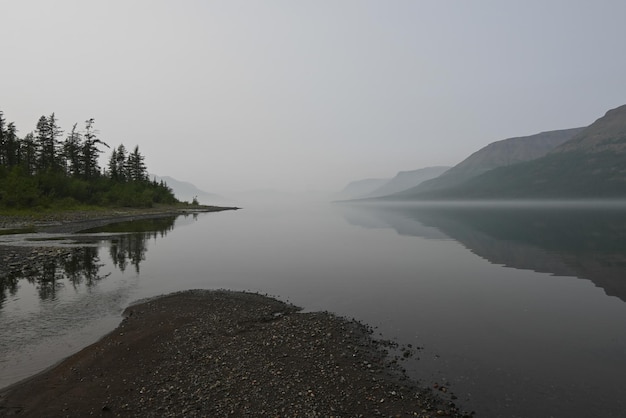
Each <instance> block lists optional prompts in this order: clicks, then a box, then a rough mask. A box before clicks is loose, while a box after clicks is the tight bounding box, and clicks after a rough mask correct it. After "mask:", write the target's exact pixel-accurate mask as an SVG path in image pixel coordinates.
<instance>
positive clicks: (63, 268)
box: [0, 216, 176, 308]
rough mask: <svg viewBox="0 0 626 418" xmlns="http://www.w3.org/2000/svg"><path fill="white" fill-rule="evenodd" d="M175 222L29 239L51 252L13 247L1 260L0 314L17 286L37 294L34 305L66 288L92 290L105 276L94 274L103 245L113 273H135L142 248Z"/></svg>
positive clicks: (143, 256)
mask: <svg viewBox="0 0 626 418" xmlns="http://www.w3.org/2000/svg"><path fill="white" fill-rule="evenodd" d="M175 220H176V216H173V217H167V218H158V219H148V220H141V221H133V222H122V223H118V224H112V225H107V226H103V227H99V228H94V229H90V230H86V231H83V232H82V233H81V234H78V235H73V236H68V237H63V238H60V239H55V240H52V239H46V240H44V241H40V238H30V240H31V241H35V242H44V243H45V244H44V245H46V246H51V247H46V248H36V247H23V246H22V247H16V248H15V249H14V251H16V252H15V253H14V254H12V255H10V256H7V260H9V263H8V268H5V270H4V272H0V308H1V307H2V306H3V305H4V301H5V300H6V299H7V297H14V296H15V295H16V294H17V292H18V289H19V283H20V281H21V280H25V281H27V282H28V283H30V284H33V285H34V286H35V287H36V288H37V293H38V296H39V299H40V300H54V299H55V298H56V297H57V293H58V291H60V290H62V289H64V288H65V287H66V286H67V285H69V286H71V287H73V288H74V289H77V288H78V287H79V286H85V287H86V288H87V289H90V288H92V287H93V286H95V285H96V284H97V283H98V282H100V281H101V280H103V279H105V278H107V277H109V276H110V275H111V273H110V272H107V273H101V272H100V270H101V268H102V267H103V266H104V264H103V263H101V261H100V250H101V246H105V245H106V243H107V242H108V243H109V245H108V246H109V248H108V250H109V253H110V257H111V260H112V262H113V265H114V266H115V267H116V268H118V269H119V270H120V271H121V272H124V271H125V270H126V269H127V268H128V267H129V266H132V267H133V268H134V270H135V272H136V273H139V271H140V264H141V263H142V262H143V261H144V260H145V259H146V251H147V245H146V243H147V242H148V241H149V240H151V239H157V238H163V237H165V236H166V235H167V233H168V232H169V231H171V230H172V229H173V228H174V223H175ZM68 241H71V243H70V244H68ZM68 246H69V247H68Z"/></svg>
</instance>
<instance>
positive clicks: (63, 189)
mask: <svg viewBox="0 0 626 418" xmlns="http://www.w3.org/2000/svg"><path fill="white" fill-rule="evenodd" d="M94 124H95V121H94V119H93V118H91V119H88V120H87V121H85V125H84V128H83V129H82V130H79V128H78V125H77V124H74V126H73V127H72V129H71V130H70V131H69V132H68V133H67V134H66V135H65V136H64V131H63V130H62V129H61V127H60V126H59V124H58V120H57V118H56V116H55V114H54V113H52V114H51V115H50V116H41V118H39V120H38V121H37V124H36V126H35V129H34V130H33V131H32V132H29V133H27V134H26V135H24V136H23V137H19V136H18V129H17V127H16V126H15V124H14V123H12V122H9V123H7V122H6V120H5V117H4V114H3V112H2V111H0V208H15V209H22V208H37V207H41V208H50V207H53V208H71V207H75V206H77V205H95V206H142V207H149V206H152V205H153V204H155V203H167V204H172V203H177V200H176V198H175V197H174V194H173V193H172V190H171V189H170V188H169V187H167V185H166V184H165V183H163V182H160V183H157V182H156V181H150V179H149V178H148V170H147V167H146V164H145V157H144V156H143V155H142V154H141V153H140V152H139V146H135V147H134V148H133V150H132V151H128V150H127V149H126V147H125V146H124V145H123V144H121V145H119V146H117V147H116V148H113V149H112V151H111V154H110V157H109V159H108V164H107V167H105V168H101V167H100V165H99V157H100V154H102V153H103V152H105V151H104V149H105V148H106V149H111V147H110V146H109V145H108V144H107V143H106V142H104V141H103V140H101V139H100V138H99V133H98V131H97V130H96V129H95V127H94Z"/></svg>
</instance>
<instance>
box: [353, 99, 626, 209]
mask: <svg viewBox="0 0 626 418" xmlns="http://www.w3.org/2000/svg"><path fill="white" fill-rule="evenodd" d="M378 190H384V189H383V188H382V186H379V187H378ZM374 196H381V195H379V194H376V193H374V190H372V191H371V192H370V194H369V195H367V196H361V197H364V198H371V197H374ZM624 197H626V105H624V106H620V107H618V108H616V109H613V110H610V111H608V112H607V113H606V114H605V116H603V117H601V118H599V119H598V120H596V121H595V122H594V123H593V124H591V125H589V126H588V127H586V128H572V129H564V130H556V131H549V132H542V133H539V134H536V135H531V136H524V137H517V138H509V139H505V140H502V141H497V142H493V143H491V144H489V145H487V146H486V147H484V148H482V149H480V150H478V151H477V152H475V153H473V154H472V155H470V156H469V157H468V158H466V159H465V160H463V161H462V162H460V163H459V164H457V165H456V166H454V167H452V168H451V169H449V170H447V171H445V172H444V173H443V174H441V175H440V176H437V177H434V178H432V179H430V180H426V181H422V182H421V183H419V184H415V185H414V186H413V187H409V188H407V189H406V190H404V191H399V192H395V193H394V192H392V193H388V194H385V195H384V196H382V198H383V199H388V200H462V199H591V198H593V199H598V198H600V199H602V198H611V199H612V198H624Z"/></svg>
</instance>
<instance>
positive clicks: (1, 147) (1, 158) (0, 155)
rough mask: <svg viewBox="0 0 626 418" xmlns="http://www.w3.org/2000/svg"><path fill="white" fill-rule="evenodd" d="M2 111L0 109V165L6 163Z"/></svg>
mask: <svg viewBox="0 0 626 418" xmlns="http://www.w3.org/2000/svg"><path fill="white" fill-rule="evenodd" d="M4 123H5V121H4V113H3V112H2V110H0V166H2V165H6V164H7V162H6V160H7V158H6V140H5V139H4V138H5V127H4Z"/></svg>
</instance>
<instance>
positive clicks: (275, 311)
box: [0, 290, 469, 417]
mask: <svg viewBox="0 0 626 418" xmlns="http://www.w3.org/2000/svg"><path fill="white" fill-rule="evenodd" d="M124 316H125V318H124V320H123V321H122V322H121V324H120V325H119V326H118V328H117V329H115V330H114V331H113V332H111V333H109V334H108V335H106V336H104V337H103V338H102V339H101V340H99V341H98V342H96V343H95V344H92V345H90V346H88V347H86V348H84V349H83V350H81V351H79V352H78V353H76V354H74V355H72V356H70V357H69V358H67V359H65V360H64V361H62V362H61V363H59V364H57V365H56V366H54V367H52V368H51V369H48V370H46V371H44V372H42V373H41V374H38V375H35V376H33V377H30V378H27V379H25V380H23V381H21V382H18V383H16V384H14V385H11V386H9V387H7V388H4V389H2V390H0V416H11V415H18V414H19V415H20V416H60V415H63V416H77V417H78V416H85V415H95V416H244V415H251V416H354V417H358V416H378V415H380V416H420V417H440V416H449V417H462V416H469V415H467V414H465V415H464V414H463V413H462V412H460V411H459V410H458V409H457V407H456V406H455V405H454V404H453V402H452V401H451V399H453V398H450V396H449V394H444V393H441V392H438V391H437V392H435V391H434V390H432V389H429V388H422V387H419V386H418V385H417V384H416V383H415V382H412V381H410V380H409V379H408V378H407V377H406V376H405V375H404V374H403V373H402V369H401V368H400V367H399V366H398V365H397V362H395V361H393V360H390V359H389V356H388V352H387V349H386V348H385V346H384V343H383V342H380V341H377V340H374V339H373V338H372V337H371V330H369V329H368V328H367V327H366V326H364V325H363V324H360V323H358V322H357V321H355V320H349V319H346V318H340V317H337V316H335V315H333V314H331V313H328V312H307V313H302V312H300V309H299V308H298V307H295V306H293V305H290V304H287V303H284V302H281V301H278V300H276V299H273V298H270V297H266V296H262V295H258V294H253V293H245V292H233V291H225V290H195V291H185V292H178V293H173V294H169V295H164V296H161V297H157V298H154V299H150V300H146V301H140V302H139V303H137V304H134V305H131V306H129V307H128V308H127V309H126V310H125V312H124Z"/></svg>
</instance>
